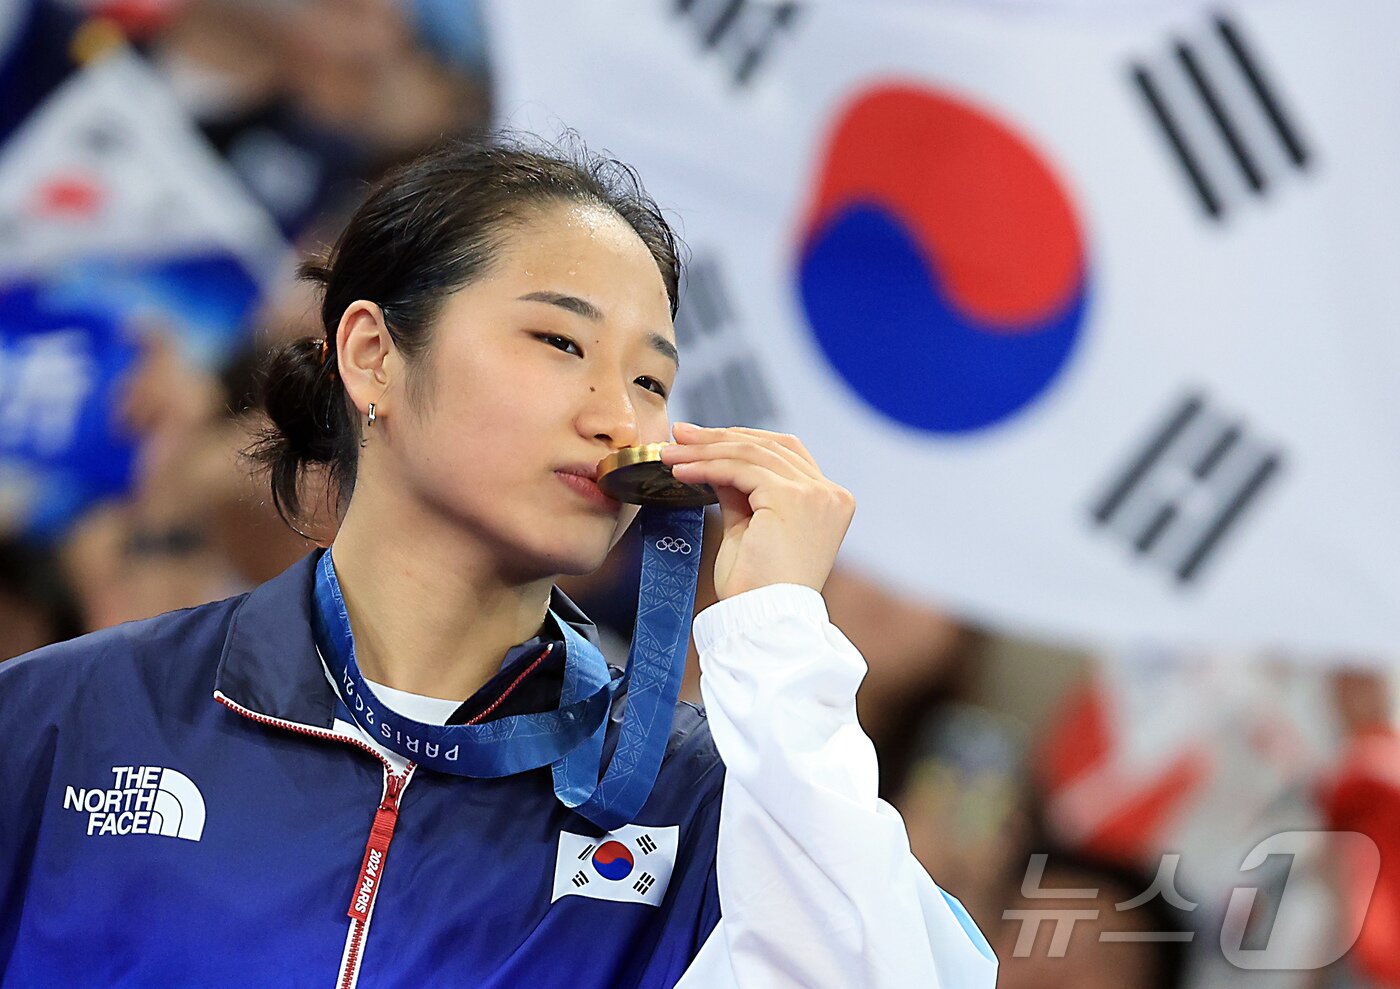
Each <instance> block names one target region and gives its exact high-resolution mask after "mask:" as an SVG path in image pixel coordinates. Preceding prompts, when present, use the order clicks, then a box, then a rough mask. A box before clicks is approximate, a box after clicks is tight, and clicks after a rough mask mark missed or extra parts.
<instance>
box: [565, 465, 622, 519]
mask: <svg viewBox="0 0 1400 989" xmlns="http://www.w3.org/2000/svg"><path fill="white" fill-rule="evenodd" d="M554 475H555V476H556V477H558V478H559V479H560V480H561V481H563V482H564V483H565V484H567V485H568V486H569V487H570V488H572V489H573V490H574V491H576V492H578V493H579V495H581V496H582V497H584V498H587V499H588V500H589V501H590V502H592V503H593V504H594V505H597V506H598V507H599V508H606V509H607V510H608V511H610V512H614V513H615V512H618V511H620V510H621V509H622V502H620V501H618V500H617V499H616V498H611V497H609V496H608V495H605V494H604V493H603V491H602V489H601V488H599V487H598V485H597V484H596V483H595V482H593V481H590V480H589V479H588V478H586V477H580V476H579V475H578V474H569V473H566V472H564V471H562V470H556V471H555V472H554Z"/></svg>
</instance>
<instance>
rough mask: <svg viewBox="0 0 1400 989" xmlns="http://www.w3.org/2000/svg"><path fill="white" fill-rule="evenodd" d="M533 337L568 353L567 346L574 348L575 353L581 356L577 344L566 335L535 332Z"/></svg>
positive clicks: (581, 353) (581, 352)
mask: <svg viewBox="0 0 1400 989" xmlns="http://www.w3.org/2000/svg"><path fill="white" fill-rule="evenodd" d="M535 339H537V340H543V341H544V342H545V343H547V344H549V345H550V346H551V347H554V348H555V349H557V350H562V351H564V352H565V353H568V352H569V348H570V347H572V348H574V352H575V353H577V354H578V355H579V356H580V357H582V356H583V351H581V350H579V349H578V344H576V343H574V342H573V341H572V340H570V339H569V338H568V337H561V336H560V335H559V334H557V333H537V334H535ZM561 345H562V346H561Z"/></svg>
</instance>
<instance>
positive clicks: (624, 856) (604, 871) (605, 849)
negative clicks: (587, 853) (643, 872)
mask: <svg viewBox="0 0 1400 989" xmlns="http://www.w3.org/2000/svg"><path fill="white" fill-rule="evenodd" d="M593 868H594V869H596V870H597V872H598V875H600V876H602V877H603V878H604V879H626V878H627V877H628V876H630V875H631V874H632V853H631V852H630V851H628V850H627V846H626V845H624V844H623V843H622V842H620V841H605V842H603V843H602V844H601V845H599V846H598V850H597V851H596V852H594V853H593Z"/></svg>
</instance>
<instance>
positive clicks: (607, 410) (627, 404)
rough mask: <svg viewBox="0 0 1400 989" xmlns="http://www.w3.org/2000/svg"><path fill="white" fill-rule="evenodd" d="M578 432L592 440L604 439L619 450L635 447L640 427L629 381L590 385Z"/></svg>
mask: <svg viewBox="0 0 1400 989" xmlns="http://www.w3.org/2000/svg"><path fill="white" fill-rule="evenodd" d="M578 431H579V432H580V433H582V434H583V435H585V436H588V437H589V438H592V439H601V440H603V441H605V442H606V443H607V444H608V445H609V446H610V447H612V448H614V449H619V448H621V447H624V446H635V445H636V444H637V441H638V435H639V426H638V423H637V408H636V406H635V405H633V404H632V398H631V396H630V395H629V394H628V391H627V387H626V385H625V384H622V385H618V384H612V383H603V382H594V383H593V384H591V385H589V386H588V395H587V397H586V402H585V404H584V407H583V410H582V411H581V412H580V413H579V420H578Z"/></svg>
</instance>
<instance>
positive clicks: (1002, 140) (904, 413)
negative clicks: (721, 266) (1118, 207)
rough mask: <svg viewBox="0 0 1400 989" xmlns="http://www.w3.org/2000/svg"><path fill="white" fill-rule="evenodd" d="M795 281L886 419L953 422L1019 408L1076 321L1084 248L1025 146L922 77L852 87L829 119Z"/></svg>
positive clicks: (827, 344)
mask: <svg viewBox="0 0 1400 989" xmlns="http://www.w3.org/2000/svg"><path fill="white" fill-rule="evenodd" d="M801 244H802V248H801V256H800V262H799V272H798V276H799V283H800V292H801V298H802V304H803V307H804V309H805V311H806V315H807V320H808V323H809V325H810V326H811V329H812V333H813V335H814V337H815V338H816V340H817V342H818V344H819V346H820V347H821V348H822V350H823V352H824V353H825V354H826V357H827V359H828V360H829V361H830V362H831V364H832V365H833V367H834V368H835V369H836V371H837V372H838V373H839V374H840V375H841V377H842V378H843V379H844V380H845V381H846V382H847V384H849V385H850V387H851V388H853V389H854V390H855V391H856V392H857V393H858V394H859V395H860V396H861V397H862V398H863V399H864V400H865V401H866V402H868V403H869V404H870V405H872V406H874V407H875V408H876V409H878V410H879V411H880V412H882V413H884V414H885V415H887V416H889V417H891V418H893V419H895V420H897V421H899V422H901V423H905V424H907V425H909V426H913V427H915V428H917V429H921V430H925V431H929V432H935V433H964V432H969V431H972V430H977V429H981V428H983V427H986V426H991V425H993V424H995V423H998V422H1000V421H1002V420H1003V419H1006V418H1007V417H1008V416H1011V415H1012V414H1014V413H1016V412H1017V411H1019V410H1020V409H1022V408H1024V407H1026V406H1027V405H1029V404H1030V403H1031V402H1032V401H1034V400H1035V399H1036V398H1037V397H1038V396H1040V395H1041V394H1042V393H1043V392H1044V391H1045V390H1046V389H1047V388H1048V387H1049V386H1050V384H1051V383H1052V382H1053V381H1054V380H1055V378H1056V377H1057V376H1058V375H1059V373H1060V372H1061V371H1062V369H1063V368H1064V366H1065V364H1066V361H1067V360H1068V358H1069V356H1070V353H1071V352H1072V351H1073V349H1074V345H1075V341H1076V338H1077V337H1078V336H1079V331H1080V325H1081V323H1082V322H1083V317H1084V312H1085V299H1086V271H1085V258H1084V243H1083V237H1082V236H1081V233H1080V227H1079V222H1078V220H1077V218H1076V216H1075V211H1074V209H1073V207H1072V206H1071V204H1070V200H1069V197H1068V196H1067V195H1066V193H1065V190H1064V188H1063V186H1062V185H1061V183H1060V182H1059V180H1058V179H1057V178H1056V176H1055V175H1054V173H1053V172H1052V171H1051V170H1050V167H1049V166H1048V165H1047V164H1046V162H1045V160H1044V159H1043V158H1042V157H1041V156H1040V154H1038V153H1037V152H1036V150H1035V149H1034V148H1032V147H1031V145H1030V144H1029V143H1027V141H1026V140H1025V139H1024V138H1022V137H1021V136H1020V135H1018V134H1017V133H1015V132H1014V131H1013V130H1011V129H1010V128H1008V127H1007V126H1006V125H1005V124H1004V123H1002V122H1000V121H998V120H996V119H994V118H993V117H991V116H990V115H988V114H987V113H986V112H984V111H983V110H980V109H978V108H975V107H973V106H971V105H969V104H968V103H965V102H963V101H961V100H957V99H954V98H951V97H949V96H947V95H945V94H942V93H939V92H936V91H934V90H931V89H929V88H927V87H923V86H915V85H904V84H892V85H882V86H879V87H875V88H870V89H866V90H863V91H862V92H861V93H860V94H859V95H858V96H857V97H856V98H855V99H854V100H852V101H851V102H849V103H848V104H847V105H846V107H845V109H844V111H843V112H842V114H841V115H840V117H839V118H838V120H837V122H836V126H835V127H834V128H833V129H832V132H831V137H830V139H829V141H828V144H827V147H826V149H825V154H824V157H823V159H822V164H821V166H820V174H819V177H818V180H817V183H816V186H815V188H814V190H813V196H812V200H811V204H810V206H809V207H808V209H807V213H806V219H805V222H804V225H803V231H802V239H801Z"/></svg>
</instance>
